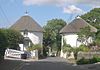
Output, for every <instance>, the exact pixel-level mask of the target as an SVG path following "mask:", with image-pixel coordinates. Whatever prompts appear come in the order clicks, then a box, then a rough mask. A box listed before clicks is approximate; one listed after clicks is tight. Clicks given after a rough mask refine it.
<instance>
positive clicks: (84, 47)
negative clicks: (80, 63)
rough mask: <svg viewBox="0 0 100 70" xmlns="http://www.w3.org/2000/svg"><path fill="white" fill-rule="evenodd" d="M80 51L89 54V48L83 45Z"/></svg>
mask: <svg viewBox="0 0 100 70" xmlns="http://www.w3.org/2000/svg"><path fill="white" fill-rule="evenodd" d="M79 50H80V51H84V52H88V51H89V48H88V47H87V46H86V45H84V44H82V45H80V46H79Z"/></svg>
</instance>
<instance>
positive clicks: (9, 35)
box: [0, 29, 23, 56]
mask: <svg viewBox="0 0 100 70" xmlns="http://www.w3.org/2000/svg"><path fill="white" fill-rule="evenodd" d="M22 42H23V36H22V35H21V34H20V33H19V32H17V31H15V30H10V29H0V56H3V55H4V52H5V49H6V48H14V49H16V48H17V47H18V44H19V43H22Z"/></svg>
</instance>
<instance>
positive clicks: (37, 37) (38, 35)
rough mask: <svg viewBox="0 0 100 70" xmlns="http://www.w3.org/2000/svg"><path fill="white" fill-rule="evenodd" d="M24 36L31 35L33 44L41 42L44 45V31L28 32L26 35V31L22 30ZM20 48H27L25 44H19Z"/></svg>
mask: <svg viewBox="0 0 100 70" xmlns="http://www.w3.org/2000/svg"><path fill="white" fill-rule="evenodd" d="M21 34H22V35H23V36H24V37H29V39H30V40H31V41H32V43H33V44H40V45H41V46H42V43H43V33H42V32H28V35H24V32H21ZM19 47H20V50H22V51H23V50H26V48H25V46H24V45H23V44H19Z"/></svg>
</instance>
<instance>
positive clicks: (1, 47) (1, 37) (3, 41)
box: [0, 29, 8, 58]
mask: <svg viewBox="0 0 100 70" xmlns="http://www.w3.org/2000/svg"><path fill="white" fill-rule="evenodd" d="M7 45H8V41H7V38H6V34H5V30H2V29H0V58H1V57H3V55H4V52H5V49H6V47H7Z"/></svg>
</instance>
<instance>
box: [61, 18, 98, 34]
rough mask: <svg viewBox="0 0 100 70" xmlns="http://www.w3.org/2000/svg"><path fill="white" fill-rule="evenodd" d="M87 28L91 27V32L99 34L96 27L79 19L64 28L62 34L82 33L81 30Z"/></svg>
mask: <svg viewBox="0 0 100 70" xmlns="http://www.w3.org/2000/svg"><path fill="white" fill-rule="evenodd" d="M87 26H90V29H91V32H97V29H96V28H95V27H93V26H91V25H90V24H89V23H87V22H86V21H85V20H83V19H82V18H80V17H77V18H76V19H74V20H73V21H72V22H71V23H70V24H68V25H66V26H65V27H64V28H62V29H61V31H60V33H77V32H79V31H80V29H81V28H84V27H87Z"/></svg>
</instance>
